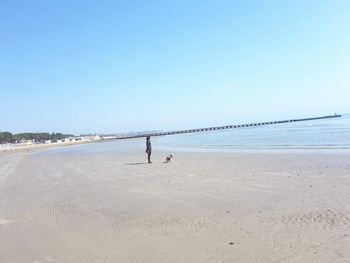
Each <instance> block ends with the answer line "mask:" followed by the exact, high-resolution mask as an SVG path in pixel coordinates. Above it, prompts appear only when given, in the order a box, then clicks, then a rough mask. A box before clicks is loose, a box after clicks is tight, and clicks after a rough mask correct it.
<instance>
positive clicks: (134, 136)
mask: <svg viewBox="0 0 350 263" xmlns="http://www.w3.org/2000/svg"><path fill="white" fill-rule="evenodd" d="M339 117H341V115H340V114H334V115H327V116H321V117H312V118H303V119H290V120H281V121H268V122H257V123H248V124H237V125H226V126H216V127H208V128H198V129H188V130H179V131H168V132H155V133H144V134H138V135H132V136H125V137H119V138H114V139H131V138H142V137H146V136H166V135H175V134H184V133H194V132H205V131H216V130H225V129H238V128H245V127H256V126H265V125H273V124H281V123H290V122H299V121H313V120H321V119H330V118H339Z"/></svg>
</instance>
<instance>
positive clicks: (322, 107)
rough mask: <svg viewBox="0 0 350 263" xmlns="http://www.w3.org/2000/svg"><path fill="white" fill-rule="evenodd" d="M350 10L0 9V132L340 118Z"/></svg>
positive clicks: (148, 5) (217, 6) (144, 4)
mask: <svg viewBox="0 0 350 263" xmlns="http://www.w3.org/2000/svg"><path fill="white" fill-rule="evenodd" d="M349 14H350V1H346V0H345V1H322V0H317V1H305V0H303V1H296V0H293V1H279V0H278V1H277V0H276V1H204V0H199V1H190V0H184V1H123V2H122V1H86V0H84V1H64V0H60V1H46V0H42V1H40V0H34V1H25V0H22V1H16V0H11V1H1V2H0V40H1V41H0V94H1V104H0V111H1V118H0V130H2V131H11V132H25V131H34V132H35V131H48V132H52V131H55V132H58V131H60V132H69V133H74V134H80V133H87V132H105V133H110V132H125V131H135V130H151V129H162V130H168V129H177V128H194V127H201V126H209V125H220V124H230V123H240V122H246V121H255V120H261V121H264V120H273V119H281V118H282V119H283V118H288V117H304V116H313V115H325V114H330V113H334V112H337V113H344V112H350V16H349Z"/></svg>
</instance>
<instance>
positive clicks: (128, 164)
mask: <svg viewBox="0 0 350 263" xmlns="http://www.w3.org/2000/svg"><path fill="white" fill-rule="evenodd" d="M143 164H148V163H126V164H125V165H143Z"/></svg>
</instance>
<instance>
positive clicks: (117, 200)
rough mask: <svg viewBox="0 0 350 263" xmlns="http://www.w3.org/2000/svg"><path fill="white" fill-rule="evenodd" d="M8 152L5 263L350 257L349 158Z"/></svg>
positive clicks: (2, 208) (0, 161) (0, 167)
mask: <svg viewBox="0 0 350 263" xmlns="http://www.w3.org/2000/svg"><path fill="white" fill-rule="evenodd" d="M0 154H1V155H0V262H4V263H13V262H14V263H17V262H20V263H22V262H29V263H34V262H35V263H38V262H40V263H42V262H64V263H69V262H72V263H73V262H74V263H76V262H94V263H95V262H113V263H114V262H349V260H350V201H349V200H350V191H349V190H350V159H349V157H350V155H349V154H340V153H327V154H326V153H323V154H322V153H310V152H309V153H278V154H277V153H275V154H274V153H230V154H229V153H225V154H223V153H215V154H214V153H211V154H209V153H176V154H175V158H174V161H173V162H172V163H168V164H167V163H163V159H164V157H165V156H166V153H161V152H158V153H155V154H154V156H153V164H151V165H149V164H146V163H145V159H146V158H145V155H144V154H143V152H142V151H139V152H136V151H135V152H129V153H128V154H122V153H119V154H107V153H103V152H99V153H89V154H81V153H74V152H73V153H68V154H55V153H50V154H45V151H42V152H13V153H0Z"/></svg>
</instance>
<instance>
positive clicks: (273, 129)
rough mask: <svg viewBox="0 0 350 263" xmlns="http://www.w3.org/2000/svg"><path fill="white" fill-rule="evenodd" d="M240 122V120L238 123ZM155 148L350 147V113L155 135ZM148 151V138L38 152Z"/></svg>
mask: <svg viewBox="0 0 350 263" xmlns="http://www.w3.org/2000/svg"><path fill="white" fill-rule="evenodd" d="M237 124H239V123H237ZM151 141H152V145H153V151H154V152H157V151H165V152H167V153H173V152H175V151H189V152H193V151H194V152H237V151H238V152H241V151H277V150H287V151H289V150H339V151H349V150H350V114H343V115H342V116H341V117H340V118H331V119H320V120H313V121H303V122H291V123H283V124H273V125H266V126H255V127H245V128H237V129H227V130H217V131H208V132H199V133H188V134H180V135H171V136H161V137H152V138H151ZM144 151H145V138H139V139H130V140H129V139H127V140H115V141H106V142H100V143H91V144H84V145H76V146H69V147H57V148H49V149H47V150H45V151H43V152H42V153H41V152H39V153H38V154H48V153H53V154H58V153H59V154H62V153H63V154H64V153H66V154H67V153H68V154H69V153H70V154H74V153H77V154H81V153H95V154H96V153H107V154H127V153H130V152H140V153H141V152H142V153H144Z"/></svg>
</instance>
